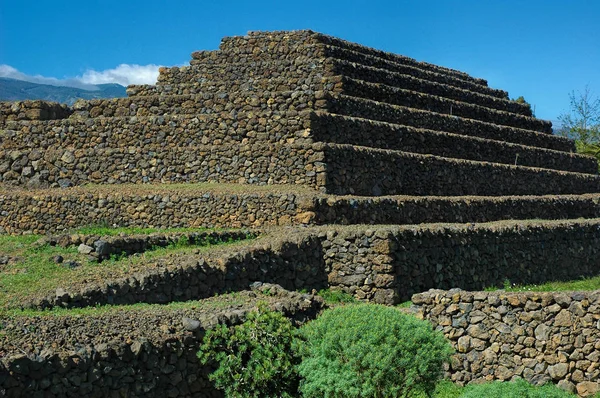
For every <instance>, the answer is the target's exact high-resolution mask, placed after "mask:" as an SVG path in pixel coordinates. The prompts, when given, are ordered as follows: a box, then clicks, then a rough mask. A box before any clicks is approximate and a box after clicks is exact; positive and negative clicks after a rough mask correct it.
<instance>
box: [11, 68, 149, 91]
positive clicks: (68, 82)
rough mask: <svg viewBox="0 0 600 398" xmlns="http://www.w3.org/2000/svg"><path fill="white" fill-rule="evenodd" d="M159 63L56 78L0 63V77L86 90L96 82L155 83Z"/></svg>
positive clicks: (91, 71)
mask: <svg viewBox="0 0 600 398" xmlns="http://www.w3.org/2000/svg"><path fill="white" fill-rule="evenodd" d="M159 67H160V66H159V65H153V64H150V65H128V64H121V65H119V66H117V67H116V68H113V69H107V70H103V71H96V70H93V69H89V70H87V71H86V72H85V73H84V74H83V75H81V76H76V77H72V78H65V79H57V78H55V77H45V76H41V75H28V74H25V73H23V72H20V71H19V70H17V69H15V68H13V67H12V66H10V65H4V64H0V77H8V78H11V79H17V80H25V81H28V82H32V83H38V84H49V85H51V86H66V87H76V88H82V89H86V90H95V89H96V88H97V87H96V85H97V84H104V83H117V84H121V85H123V86H127V85H130V84H155V83H156V79H157V78H158V68H159Z"/></svg>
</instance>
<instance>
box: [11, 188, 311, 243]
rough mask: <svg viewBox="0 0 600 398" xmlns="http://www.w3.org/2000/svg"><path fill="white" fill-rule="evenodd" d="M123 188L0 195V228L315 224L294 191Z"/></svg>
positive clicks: (58, 229) (16, 231)
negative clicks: (92, 225) (93, 225)
mask: <svg viewBox="0 0 600 398" xmlns="http://www.w3.org/2000/svg"><path fill="white" fill-rule="evenodd" d="M147 187H148V189H147V191H146V190H144V189H143V188H141V189H140V188H137V189H136V188H134V187H128V186H124V187H123V189H120V190H111V189H98V190H93V189H92V190H89V189H86V188H70V189H65V190H62V191H44V190H42V191H31V192H27V191H23V192H21V191H5V192H1V193H0V215H1V217H0V231H2V232H4V233H8V234H19V233H23V232H26V231H29V232H33V233H35V234H45V233H54V232H61V231H64V230H70V229H74V228H78V227H84V226H86V225H90V224H96V225H100V224H103V225H111V226H112V225H115V226H118V227H143V228H147V227H156V228H178V227H197V228H199V227H207V228H215V227H230V228H240V227H265V226H275V225H290V224H298V223H300V224H303V223H304V224H306V223H311V222H313V219H314V217H315V214H314V213H313V212H312V208H313V206H312V199H311V198H310V196H309V195H305V194H300V193H295V192H293V191H289V190H288V191H287V192H286V191H284V192H277V191H276V190H273V192H268V191H267V192H248V193H245V192H242V191H239V192H236V191H233V192H231V191H229V192H228V191H227V190H225V191H223V190H222V187H221V190H219V189H211V188H205V189H203V188H202V186H200V187H198V188H193V187H190V188H188V189H186V188H183V187H182V188H180V189H177V188H173V189H165V188H161V187H156V186H147Z"/></svg>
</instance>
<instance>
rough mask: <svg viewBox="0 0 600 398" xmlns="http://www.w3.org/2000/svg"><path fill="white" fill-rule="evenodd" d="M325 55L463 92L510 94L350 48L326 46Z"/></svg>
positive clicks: (494, 94)
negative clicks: (445, 85) (443, 85)
mask: <svg viewBox="0 0 600 398" xmlns="http://www.w3.org/2000/svg"><path fill="white" fill-rule="evenodd" d="M325 55H326V56H327V57H331V58H337V59H343V60H346V61H349V62H355V63H357V64H361V65H364V66H371V67H374V68H378V69H386V70H389V71H390V72H396V73H400V74H403V75H410V76H414V77H416V78H419V79H423V80H428V81H432V82H437V83H443V84H447V85H449V86H454V87H457V88H461V89H463V90H468V91H474V92H478V93H480V94H484V95H489V96H492V97H497V98H501V99H507V98H508V93H507V92H506V91H504V90H498V89H494V88H490V87H488V86H487V84H481V83H477V82H473V81H471V80H464V79H461V78H458V77H456V76H454V75H453V74H448V73H445V72H442V73H440V72H434V71H431V70H429V69H423V68H422V67H419V66H415V65H411V64H407V63H400V62H397V61H393V60H388V59H385V58H382V57H379V56H377V55H369V54H365V53H362V52H358V51H354V50H350V49H348V48H343V47H337V46H330V45H325Z"/></svg>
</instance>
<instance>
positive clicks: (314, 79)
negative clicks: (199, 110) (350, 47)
mask: <svg viewBox="0 0 600 398" xmlns="http://www.w3.org/2000/svg"><path fill="white" fill-rule="evenodd" d="M327 63H328V61H327V60H326V59H324V58H320V59H308V58H303V59H293V60H285V59H283V60H278V59H272V60H270V59H269V60H260V61H256V60H244V61H243V62H230V61H228V60H227V58H226V57H221V58H217V59H216V60H212V59H211V61H210V62H206V63H201V64H198V65H190V66H183V67H173V68H161V70H160V74H159V76H158V81H157V85H158V86H177V85H180V84H186V85H187V84H191V83H194V84H203V85H206V86H208V85H209V84H212V85H214V86H223V87H229V85H231V84H236V85H244V84H246V83H247V82H248V81H253V80H260V79H262V80H263V81H262V83H261V86H260V88H262V89H265V88H264V87H267V86H273V85H274V83H275V82H277V83H278V85H279V86H282V87H284V88H280V89H273V88H269V89H268V90H270V91H288V90H293V89H294V88H296V87H302V86H307V88H305V89H308V87H321V88H318V90H323V89H326V87H323V84H322V83H323V82H322V79H323V78H324V77H331V76H333V71H331V67H329V68H328V70H326V69H325V64H327ZM275 79H277V80H275ZM270 80H273V81H272V82H271V81H270ZM285 87H288V88H285ZM315 90H317V89H315ZM136 91H137V90H133V89H131V88H130V89H128V94H129V95H130V96H131V95H135V93H136Z"/></svg>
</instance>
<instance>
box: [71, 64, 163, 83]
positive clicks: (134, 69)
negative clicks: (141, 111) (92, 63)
mask: <svg viewBox="0 0 600 398" xmlns="http://www.w3.org/2000/svg"><path fill="white" fill-rule="evenodd" d="M158 68H160V66H159V65H154V64H150V65H128V64H121V65H119V66H117V67H116V68H114V69H107V70H104V71H100V72H98V71H95V70H93V69H90V70H88V71H86V72H85V73H84V74H83V76H81V77H77V79H79V80H81V81H82V82H83V83H86V84H104V83H118V84H120V85H122V86H128V85H130V84H154V83H156V79H157V78H158Z"/></svg>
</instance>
